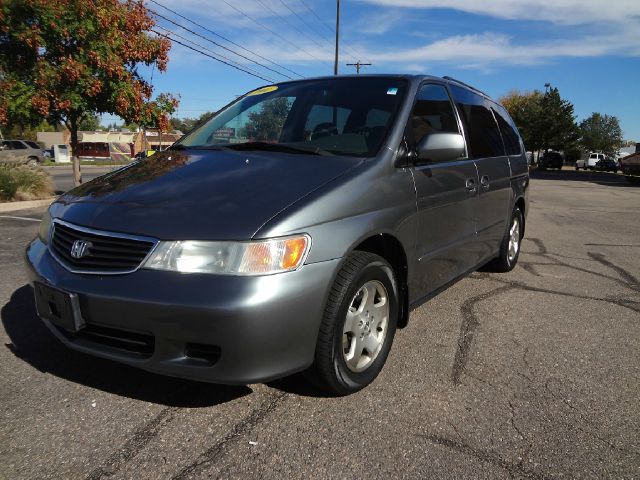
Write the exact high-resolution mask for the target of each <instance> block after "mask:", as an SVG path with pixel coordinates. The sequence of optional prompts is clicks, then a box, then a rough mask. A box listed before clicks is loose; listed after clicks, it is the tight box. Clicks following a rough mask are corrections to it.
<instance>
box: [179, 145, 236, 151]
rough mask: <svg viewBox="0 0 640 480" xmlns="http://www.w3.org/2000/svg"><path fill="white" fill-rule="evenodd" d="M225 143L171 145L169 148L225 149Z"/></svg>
mask: <svg viewBox="0 0 640 480" xmlns="http://www.w3.org/2000/svg"><path fill="white" fill-rule="evenodd" d="M227 149H228V147H227V146H226V145H182V144H179V145H173V146H171V147H169V150H227Z"/></svg>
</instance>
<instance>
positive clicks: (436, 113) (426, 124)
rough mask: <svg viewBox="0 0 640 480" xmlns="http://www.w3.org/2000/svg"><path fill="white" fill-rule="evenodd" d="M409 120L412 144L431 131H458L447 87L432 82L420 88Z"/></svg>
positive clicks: (418, 141)
mask: <svg viewBox="0 0 640 480" xmlns="http://www.w3.org/2000/svg"><path fill="white" fill-rule="evenodd" d="M410 122H411V133H412V136H413V144H414V145H417V144H418V143H420V141H421V140H422V139H423V138H424V137H425V136H426V135H427V134H429V133H432V132H448V133H460V132H459V130H458V123H457V122H456V116H455V114H454V112H453V105H451V100H450V99H449V94H448V93H447V89H446V88H445V87H443V86H442V85H437V84H433V83H432V84H427V85H423V86H422V87H421V88H420V91H419V92H418V95H417V96H416V104H415V106H414V107H413V112H411V119H410Z"/></svg>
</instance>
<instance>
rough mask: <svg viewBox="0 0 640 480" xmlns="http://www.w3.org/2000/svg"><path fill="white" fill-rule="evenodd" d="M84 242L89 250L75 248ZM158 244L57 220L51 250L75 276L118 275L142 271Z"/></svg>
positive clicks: (148, 240) (148, 239)
mask: <svg viewBox="0 0 640 480" xmlns="http://www.w3.org/2000/svg"><path fill="white" fill-rule="evenodd" d="M78 241H80V242H78ZM81 242H84V244H85V245H84V246H85V248H74V243H75V244H76V247H77V246H78V245H81ZM155 244H156V241H155V240H153V239H150V238H144V237H136V236H132V235H126V234H119V233H111V232H101V231H99V230H93V229H89V228H86V227H80V226H77V225H72V224H70V223H67V222H62V221H60V220H54V222H53V232H52V234H51V242H50V248H51V252H52V253H53V255H54V257H55V258H56V259H57V260H58V261H59V262H60V263H62V265H63V266H65V267H66V268H67V269H69V270H71V271H73V272H78V273H111V274H115V273H129V272H133V271H134V270H136V269H138V268H139V267H140V265H141V264H142V262H143V261H144V260H145V259H146V257H147V256H148V255H149V253H150V252H151V250H152V249H153V247H154V246H155ZM74 255H75V256H74ZM78 255H79V256H78Z"/></svg>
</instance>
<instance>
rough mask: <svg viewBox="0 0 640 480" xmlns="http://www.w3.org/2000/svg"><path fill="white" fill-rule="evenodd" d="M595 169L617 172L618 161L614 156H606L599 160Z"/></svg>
mask: <svg viewBox="0 0 640 480" xmlns="http://www.w3.org/2000/svg"><path fill="white" fill-rule="evenodd" d="M595 169H596V170H598V171H600V172H613V173H616V172H617V171H618V162H616V161H615V160H614V159H613V158H610V157H605V158H604V159H602V160H598V163H596V168H595Z"/></svg>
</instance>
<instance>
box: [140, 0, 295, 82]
mask: <svg viewBox="0 0 640 480" xmlns="http://www.w3.org/2000/svg"><path fill="white" fill-rule="evenodd" d="M149 11H150V12H152V13H153V14H154V15H157V16H158V17H160V18H162V19H164V20H166V21H167V22H169V23H172V24H173V25H176V26H177V27H180V28H182V29H183V30H186V31H187V32H189V33H191V34H193V35H195V36H197V37H200V38H202V39H203V40H206V41H207V42H209V43H212V44H213V45H216V46H217V47H220V48H223V49H224V50H227V51H228V52H231V53H233V54H234V55H237V56H239V57H241V58H244V59H245V60H249V61H250V62H252V63H255V64H256V65H260V66H261V67H263V68H266V69H267V70H270V71H272V72H274V73H276V74H278V75H282V76H283V77H286V78H288V79H290V80H293V78H292V77H290V76H289V75H286V74H284V73H280V72H278V71H277V70H274V69H273V68H270V67H267V66H266V65H263V64H262V63H260V62H256V61H255V60H251V59H250V58H248V57H245V56H244V55H242V54H240V53H237V52H235V51H233V50H231V49H229V48H227V47H225V46H224V45H220V44H219V43H217V42H214V41H213V40H211V39H210V38H207V37H205V36H204V35H200V34H199V33H198V32H195V31H193V30H191V29H190V28H187V27H185V26H183V25H180V24H179V23H177V22H174V21H173V20H171V19H170V18H167V17H165V16H164V15H161V14H159V13H158V12H155V11H154V10H152V9H149ZM158 27H160V26H159V25H158ZM160 28H162V27H160ZM164 30H165V31H166V29H164ZM176 35H177V34H176ZM187 40H188V39H187ZM203 48H204V47H203ZM212 53H215V54H216V55H220V56H221V57H223V55H221V54H219V53H218V52H213V51H212ZM223 58H225V57H223Z"/></svg>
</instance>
